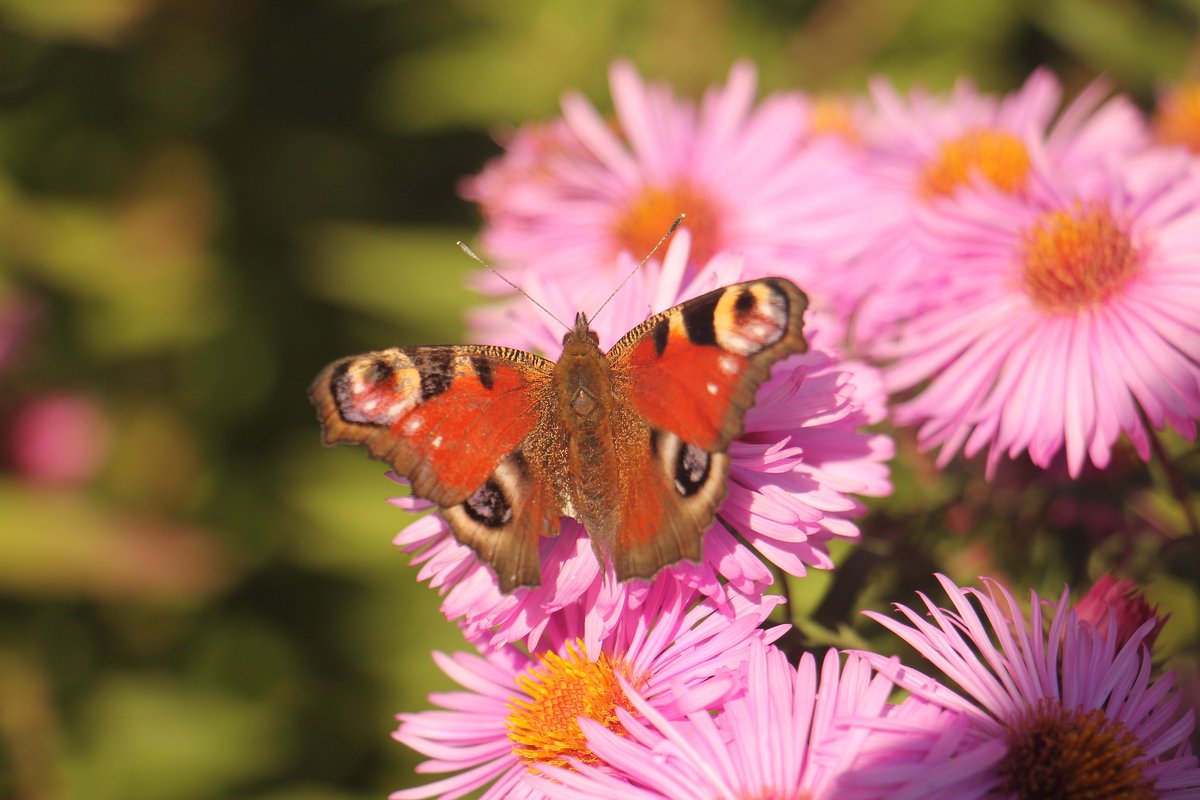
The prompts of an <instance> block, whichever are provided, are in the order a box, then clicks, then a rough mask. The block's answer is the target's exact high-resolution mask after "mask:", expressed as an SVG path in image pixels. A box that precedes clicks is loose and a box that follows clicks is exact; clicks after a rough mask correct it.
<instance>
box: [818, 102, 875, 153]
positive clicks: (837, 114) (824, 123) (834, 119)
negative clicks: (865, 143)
mask: <svg viewBox="0 0 1200 800" xmlns="http://www.w3.org/2000/svg"><path fill="white" fill-rule="evenodd" d="M808 113H809V118H808V130H809V133H810V134H812V136H814V137H817V136H839V137H841V138H842V139H844V140H846V141H847V142H849V143H850V144H858V143H859V142H860V141H862V136H861V134H860V132H859V130H858V126H857V125H855V124H854V113H853V110H852V109H851V107H850V104H849V103H847V102H846V101H845V100H844V99H842V98H840V97H817V98H814V99H813V101H812V105H811V106H810V108H809V112H808Z"/></svg>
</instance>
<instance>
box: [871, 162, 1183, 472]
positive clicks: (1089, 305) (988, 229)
mask: <svg viewBox="0 0 1200 800" xmlns="http://www.w3.org/2000/svg"><path fill="white" fill-rule="evenodd" d="M1037 177H1038V186H1037V189H1036V191H1031V192H1030V193H1029V194H1028V195H1027V196H1025V197H1015V196H1012V195H1008V194H1004V193H1001V192H996V191H986V190H982V189H981V190H980V191H976V192H970V193H963V194H960V195H959V196H958V198H956V202H954V203H953V204H943V205H940V206H937V207H936V208H930V209H927V211H926V213H925V214H924V215H922V218H921V220H920V222H921V230H920V235H921V238H920V247H921V250H922V253H923V259H924V261H925V267H924V269H925V270H927V272H928V273H929V274H930V275H932V276H934V277H932V278H931V279H930V281H929V282H928V283H927V284H926V285H925V287H926V290H927V291H928V293H929V294H928V302H927V308H926V310H925V312H924V313H923V314H922V315H921V317H920V318H919V319H914V320H912V321H911V322H910V323H908V324H907V325H906V326H905V327H904V328H903V329H902V330H901V332H900V334H899V335H898V337H897V339H896V341H895V342H893V343H892V344H890V345H889V347H888V348H886V349H885V350H881V352H882V353H884V354H885V355H889V356H891V357H893V358H894V359H895V362H894V364H893V365H892V366H891V367H890V368H889V369H888V370H887V371H886V373H885V379H886V382H887V385H888V388H889V389H890V390H891V391H903V390H909V389H914V388H916V387H921V386H923V388H921V389H920V391H919V393H918V394H917V395H916V396H915V397H913V398H912V399H911V400H908V401H907V402H904V403H903V404H901V405H899V406H898V407H897V408H896V410H895V420H896V421H897V422H899V423H901V424H917V423H919V424H920V426H921V427H920V429H919V438H920V442H921V444H922V445H923V446H926V447H933V446H940V447H941V453H940V456H939V463H941V464H945V463H946V462H947V461H949V459H950V458H951V457H953V456H954V454H955V453H957V452H958V451H959V449H960V448H961V449H962V450H963V452H964V453H965V454H966V455H967V456H971V455H974V454H975V453H977V452H979V451H980V450H982V449H984V448H987V449H988V458H987V466H988V471H989V473H990V472H991V471H992V470H994V468H995V465H996V462H997V461H998V460H999V459H1000V457H1001V456H1002V455H1003V454H1004V453H1008V455H1009V456H1010V457H1015V456H1017V455H1018V454H1020V453H1021V452H1023V451H1028V453H1029V456H1030V458H1031V459H1032V460H1033V462H1034V463H1035V464H1037V465H1038V466H1041V467H1047V466H1048V465H1049V464H1050V463H1051V461H1052V460H1053V459H1054V458H1055V457H1056V456H1057V455H1058V454H1059V452H1060V451H1061V450H1064V449H1065V451H1066V463H1067V468H1068V471H1069V472H1070V474H1071V475H1072V476H1078V474H1079V472H1080V470H1081V468H1082V466H1083V463H1084V460H1085V459H1088V458H1090V459H1091V461H1092V463H1093V464H1095V465H1096V466H1097V467H1100V468H1103V467H1105V466H1106V465H1107V464H1108V462H1109V458H1110V456H1111V451H1112V445H1113V442H1114V441H1116V439H1117V437H1118V436H1119V435H1120V434H1121V433H1122V432H1123V433H1125V434H1126V435H1128V437H1129V439H1130V440H1131V441H1132V442H1133V445H1134V447H1135V449H1136V450H1137V452H1138V454H1139V455H1141V457H1142V458H1143V459H1148V458H1149V455H1150V443H1149V438H1148V436H1149V434H1148V432H1147V423H1149V424H1150V425H1151V426H1152V427H1154V428H1156V429H1161V428H1162V427H1163V426H1164V425H1165V424H1167V423H1170V424H1171V425H1172V426H1173V427H1174V428H1175V429H1176V430H1177V431H1179V432H1180V433H1181V434H1182V435H1183V436H1184V437H1186V438H1187V439H1194V438H1195V435H1196V425H1195V419H1196V418H1197V417H1200V235H1198V234H1197V231H1198V230H1200V170H1198V169H1197V164H1196V162H1195V161H1194V160H1193V159H1192V158H1191V157H1190V156H1188V155H1186V154H1185V153H1183V152H1182V151H1165V152H1164V151H1159V152H1152V153H1148V154H1146V155H1144V156H1142V157H1139V158H1136V159H1132V158H1127V159H1124V160H1123V161H1122V162H1121V163H1120V164H1117V165H1114V166H1113V169H1112V170H1111V171H1110V172H1109V173H1108V175H1107V177H1106V179H1105V180H1104V181H1103V182H1099V183H1097V182H1094V181H1090V180H1088V181H1084V182H1083V185H1079V184H1077V183H1075V182H1073V178H1072V176H1068V175H1066V174H1064V173H1039V175H1038V176H1037Z"/></svg>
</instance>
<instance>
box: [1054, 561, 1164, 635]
mask: <svg viewBox="0 0 1200 800" xmlns="http://www.w3.org/2000/svg"><path fill="white" fill-rule="evenodd" d="M1075 616H1077V617H1079V618H1080V619H1081V620H1083V621H1084V622H1088V623H1091V625H1092V626H1093V627H1095V628H1096V629H1097V630H1098V631H1100V633H1101V634H1107V633H1108V631H1109V629H1112V628H1115V630H1116V636H1117V646H1118V647H1123V646H1124V645H1125V642H1127V641H1129V640H1130V639H1132V638H1133V636H1134V635H1135V634H1137V632H1138V631H1140V630H1141V629H1142V626H1143V625H1144V624H1145V623H1146V622H1148V621H1149V620H1154V627H1152V628H1151V629H1150V632H1149V633H1147V634H1145V635H1144V636H1142V637H1141V641H1142V644H1143V645H1144V646H1145V647H1147V648H1150V649H1153V648H1154V640H1155V639H1157V638H1158V634H1159V633H1160V632H1161V631H1162V629H1163V626H1164V625H1166V624H1167V619H1169V618H1170V616H1171V615H1170V614H1164V615H1163V616H1161V617H1160V616H1159V615H1158V606H1155V607H1153V608H1151V607H1150V604H1149V603H1147V602H1146V598H1145V597H1144V596H1143V595H1142V593H1141V591H1139V590H1138V588H1137V586H1135V585H1134V584H1133V582H1132V581H1128V580H1125V579H1123V578H1121V579H1118V578H1114V577H1113V576H1112V575H1109V574H1105V575H1103V576H1101V578H1100V580H1098V581H1096V582H1095V583H1094V584H1092V588H1091V589H1088V591H1087V594H1085V595H1084V596H1083V597H1082V598H1080V600H1079V602H1078V603H1076V604H1075Z"/></svg>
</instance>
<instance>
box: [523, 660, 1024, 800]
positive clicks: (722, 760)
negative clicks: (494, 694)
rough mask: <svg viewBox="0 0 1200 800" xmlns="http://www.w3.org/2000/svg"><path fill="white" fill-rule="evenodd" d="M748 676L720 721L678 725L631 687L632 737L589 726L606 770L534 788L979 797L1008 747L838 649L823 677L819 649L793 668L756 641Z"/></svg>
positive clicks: (637, 797)
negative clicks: (978, 737) (901, 695)
mask: <svg viewBox="0 0 1200 800" xmlns="http://www.w3.org/2000/svg"><path fill="white" fill-rule="evenodd" d="M742 669H743V675H744V680H745V685H746V688H745V693H744V694H742V695H739V696H736V697H734V698H732V699H730V700H728V701H727V702H726V703H725V705H724V707H723V708H722V709H721V710H720V712H719V714H718V715H717V716H716V717H714V716H712V715H711V714H709V713H707V712H705V711H699V712H696V713H693V714H690V715H688V717H687V719H686V720H683V721H671V720H669V719H667V718H666V717H664V716H663V715H662V714H660V713H658V712H657V711H655V709H654V708H652V707H651V706H650V705H649V704H647V703H646V702H645V701H644V700H643V699H642V698H641V696H640V695H639V693H638V692H637V691H636V690H635V689H627V692H626V696H627V697H628V698H629V700H630V704H631V706H632V710H633V711H634V712H636V714H637V715H638V716H637V717H635V716H634V715H633V714H630V713H629V712H628V711H627V710H625V709H622V710H620V711H618V712H617V713H618V716H619V717H620V719H621V722H622V724H623V726H624V728H625V733H624V735H622V731H621V730H620V729H617V730H614V729H613V728H611V727H609V728H606V727H605V726H602V725H599V724H596V723H594V722H591V721H589V720H584V721H582V722H581V727H582V729H583V730H584V731H585V733H586V734H587V743H588V748H589V750H590V752H591V753H592V754H594V755H595V756H596V757H597V758H598V759H600V761H601V762H603V763H600V764H589V763H579V762H573V763H572V765H571V767H570V768H562V767H548V768H546V769H544V770H542V775H539V776H530V777H529V778H528V779H527V783H528V785H529V786H531V787H533V788H536V789H537V790H540V791H541V792H543V793H544V794H546V795H548V796H549V797H551V798H555V800H590V798H597V797H606V798H614V800H618V799H619V800H675V799H676V798H682V797H687V798H695V799H696V800H708V799H709V798H711V800H725V799H726V798H751V797H755V798H797V799H798V798H813V799H814V800H819V799H820V798H838V800H865V799H866V798H890V800H933V798H947V800H949V798H955V800H959V799H961V800H970V799H971V798H975V797H980V796H982V795H983V793H984V792H985V791H986V790H987V788H988V782H987V781H986V779H982V778H984V777H985V776H986V774H987V771H988V770H989V769H990V768H991V767H992V766H993V764H994V763H995V761H996V760H997V759H998V758H999V757H1000V756H1001V755H1002V754H1003V752H1004V748H1003V746H998V745H996V744H995V743H984V744H982V745H981V744H979V743H978V742H972V741H971V740H969V739H968V738H966V737H965V734H966V733H967V724H966V719H965V718H964V717H962V716H960V715H958V714H954V713H951V712H947V711H944V710H939V709H938V708H937V707H936V706H933V705H931V704H928V703H925V702H924V701H922V700H916V699H910V700H907V701H905V702H904V703H901V704H900V705H892V704H890V703H889V702H888V695H889V693H890V692H891V691H892V689H893V688H894V687H893V685H892V683H891V682H890V681H888V680H886V679H884V678H882V677H881V676H879V675H873V674H872V671H871V668H870V667H868V666H867V664H866V662H864V661H862V660H861V659H859V658H858V657H856V656H850V657H849V658H848V659H847V661H846V664H845V666H844V667H842V666H841V665H840V663H839V659H838V653H837V651H836V650H830V651H829V652H828V653H827V654H826V656H825V661H824V663H823V665H822V667H821V671H820V678H819V682H818V677H817V667H816V659H815V658H813V656H812V655H811V654H810V653H805V654H804V655H803V656H802V657H801V659H800V665H799V668H798V669H794V668H793V667H792V666H791V665H790V664H789V663H788V662H787V659H786V658H785V657H784V654H783V653H782V652H781V651H779V650H777V649H776V648H774V647H770V646H763V645H760V644H758V643H755V644H754V646H753V647H752V649H751V653H750V658H749V660H748V661H747V663H746V664H745V665H744V666H743V668H742ZM638 717H640V719H639V718H638Z"/></svg>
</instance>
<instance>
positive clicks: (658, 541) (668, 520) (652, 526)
mask: <svg viewBox="0 0 1200 800" xmlns="http://www.w3.org/2000/svg"><path fill="white" fill-rule="evenodd" d="M624 414H625V416H626V417H627V419H626V420H625V421H624V422H622V423H620V424H619V426H618V429H619V430H622V429H623V430H626V431H627V430H631V429H637V430H639V432H641V433H642V435H643V436H644V438H641V437H638V438H635V437H627V436H619V437H617V445H616V446H617V455H618V459H619V460H620V461H621V463H622V464H624V465H625V468H624V469H623V470H622V474H621V487H620V493H619V496H620V503H619V505H618V511H617V522H616V525H615V531H614V532H613V535H614V538H615V544H614V545H613V546H611V548H610V549H611V550H612V552H611V554H610V557H611V558H612V560H613V567H614V568H615V569H616V573H617V578H618V579H619V580H627V579H629V578H651V577H653V576H654V575H655V574H656V573H657V572H658V571H659V570H660V569H662V568H663V567H665V566H668V565H670V564H675V563H677V562H679V561H681V560H688V561H699V560H700V559H701V556H702V554H703V553H702V545H703V535H704V531H706V530H707V529H708V526H709V525H710V524H711V523H712V520H713V515H714V514H715V513H716V510H717V506H719V505H720V504H721V501H722V500H723V499H724V497H725V486H726V481H727V478H728V476H729V455H728V454H727V453H725V452H721V451H717V452H711V453H710V452H708V451H707V450H703V449H701V448H699V447H696V446H695V445H690V444H687V443H686V442H684V441H683V440H682V439H681V438H680V437H679V436H678V435H676V434H674V433H671V432H670V431H664V430H659V429H655V428H650V427H648V426H647V425H646V424H645V422H644V421H643V420H641V419H638V418H637V417H636V414H635V412H633V411H632V409H626V410H625V412H624ZM639 439H640V443H639Z"/></svg>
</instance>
